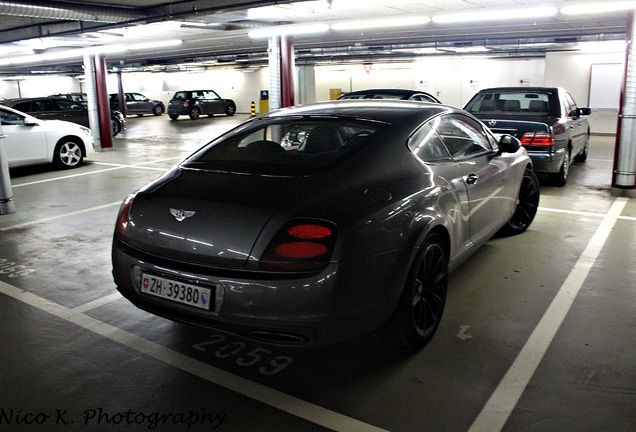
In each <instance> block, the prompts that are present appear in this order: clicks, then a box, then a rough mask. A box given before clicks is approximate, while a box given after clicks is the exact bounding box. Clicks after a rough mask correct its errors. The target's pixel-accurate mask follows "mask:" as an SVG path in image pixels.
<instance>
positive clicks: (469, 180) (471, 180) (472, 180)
mask: <svg viewBox="0 0 636 432" xmlns="http://www.w3.org/2000/svg"><path fill="white" fill-rule="evenodd" d="M477 180H479V176H478V175H477V174H475V173H473V174H468V176H466V183H467V184H469V185H474V184H477Z"/></svg>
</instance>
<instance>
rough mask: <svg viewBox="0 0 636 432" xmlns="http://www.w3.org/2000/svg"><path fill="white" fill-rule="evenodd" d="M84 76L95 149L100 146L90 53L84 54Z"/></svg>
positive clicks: (95, 91)
mask: <svg viewBox="0 0 636 432" xmlns="http://www.w3.org/2000/svg"><path fill="white" fill-rule="evenodd" d="M84 77H85V79H86V97H87V99H88V100H87V102H88V105H87V106H88V125H89V127H90V129H91V132H92V133H93V142H94V143H95V148H96V149H101V148H102V138H101V136H100V133H99V117H98V115H97V89H96V84H95V62H94V61H93V56H92V55H86V56H84Z"/></svg>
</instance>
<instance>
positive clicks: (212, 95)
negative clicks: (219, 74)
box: [202, 90, 220, 99]
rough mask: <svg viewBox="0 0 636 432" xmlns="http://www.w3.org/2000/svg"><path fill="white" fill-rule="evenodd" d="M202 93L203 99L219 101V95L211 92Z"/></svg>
mask: <svg viewBox="0 0 636 432" xmlns="http://www.w3.org/2000/svg"><path fill="white" fill-rule="evenodd" d="M202 93H203V97H204V99H220V97H219V95H218V94H216V93H215V92H214V91H212V90H206V91H204V92H202Z"/></svg>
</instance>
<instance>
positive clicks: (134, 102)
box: [108, 93, 166, 117]
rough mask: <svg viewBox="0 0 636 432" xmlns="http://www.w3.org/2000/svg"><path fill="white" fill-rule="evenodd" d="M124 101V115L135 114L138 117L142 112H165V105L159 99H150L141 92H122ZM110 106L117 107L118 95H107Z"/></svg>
mask: <svg viewBox="0 0 636 432" xmlns="http://www.w3.org/2000/svg"><path fill="white" fill-rule="evenodd" d="M124 99H125V102H126V115H129V114H135V115H137V116H139V117H141V116H143V115H144V114H152V115H156V116H159V115H161V114H163V113H164V112H166V106H165V105H164V104H163V102H161V101H160V100H156V99H150V98H148V97H146V96H144V95H142V94H141V93H124ZM108 100H109V103H110V108H111V109H114V110H118V109H119V95H118V94H116V93H114V94H111V95H110V96H109V97H108Z"/></svg>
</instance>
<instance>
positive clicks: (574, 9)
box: [560, 1, 636, 15]
mask: <svg viewBox="0 0 636 432" xmlns="http://www.w3.org/2000/svg"><path fill="white" fill-rule="evenodd" d="M630 9H636V1H617V2H607V1H605V2H597V3H579V4H576V5H570V6H565V7H562V8H561V9H560V10H561V13H562V14H565V15H584V14H599V13H608V12H620V11H626V10H630Z"/></svg>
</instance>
